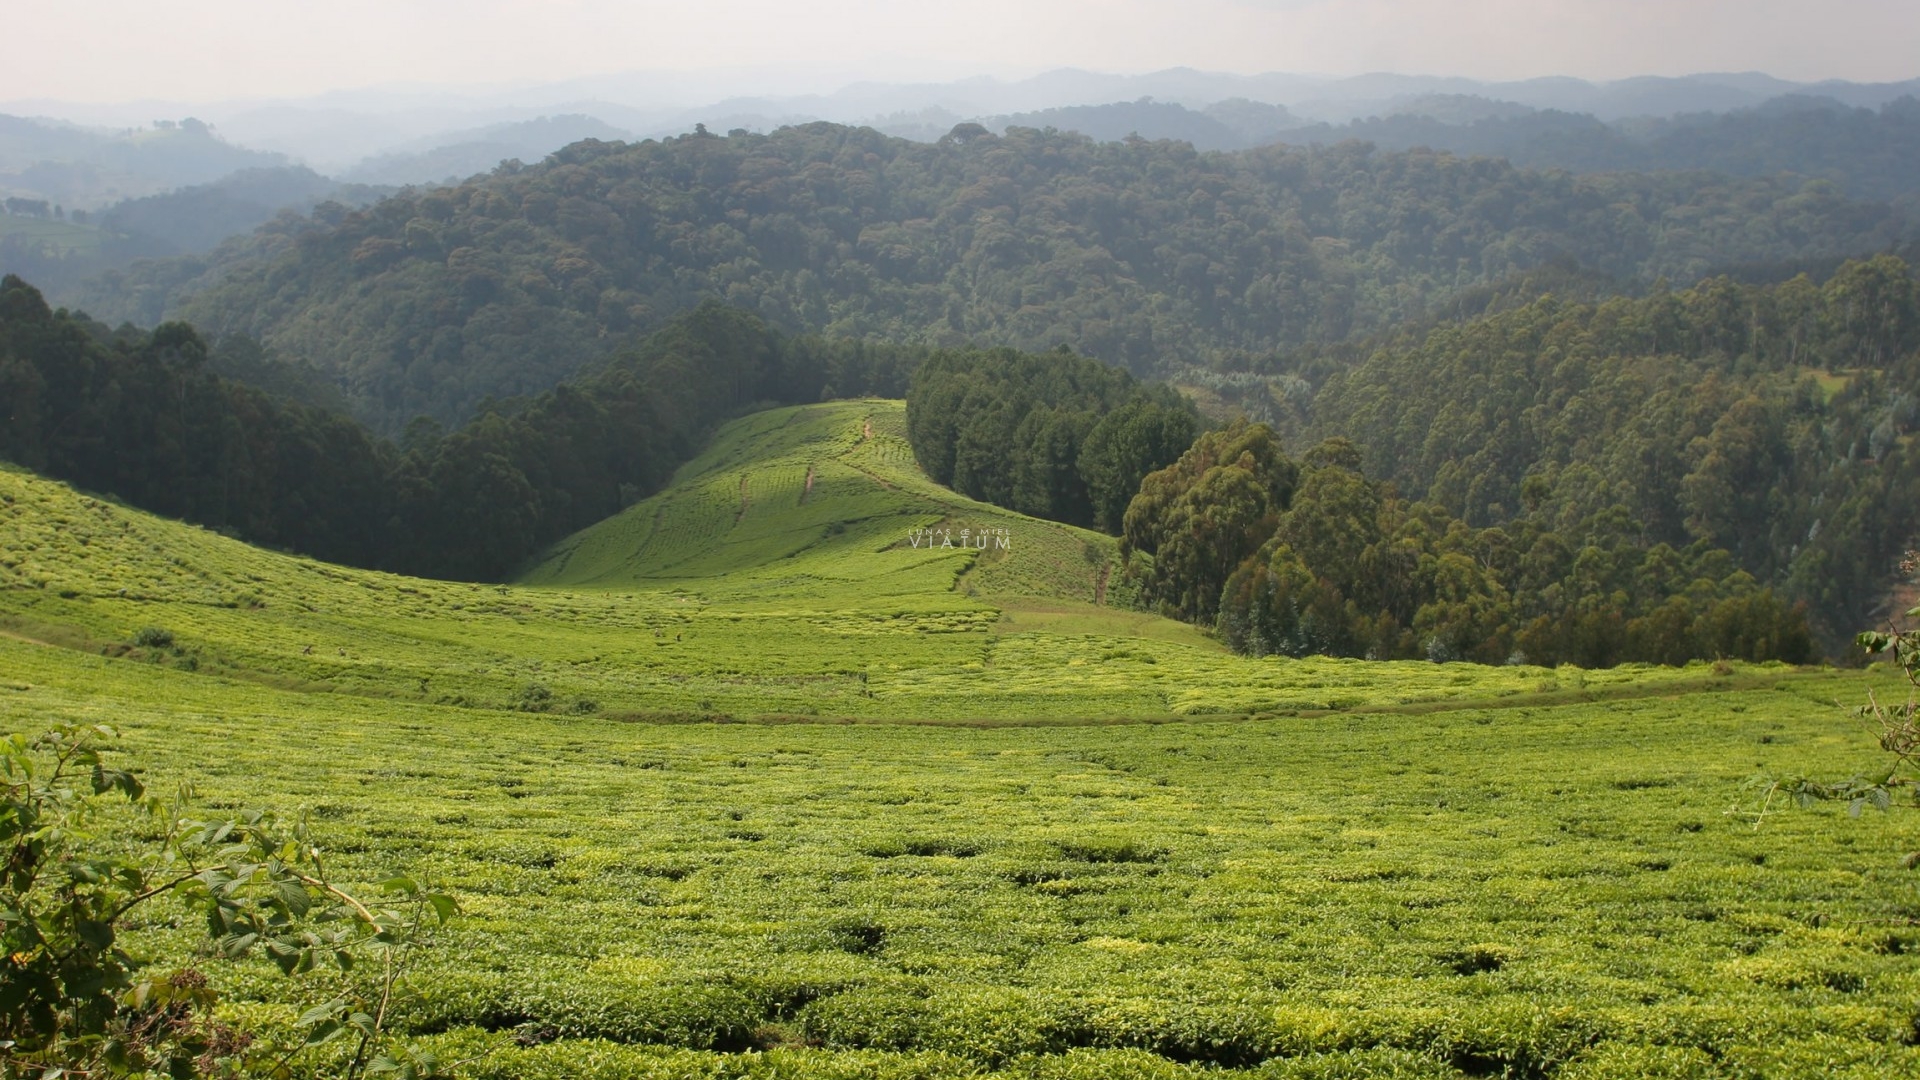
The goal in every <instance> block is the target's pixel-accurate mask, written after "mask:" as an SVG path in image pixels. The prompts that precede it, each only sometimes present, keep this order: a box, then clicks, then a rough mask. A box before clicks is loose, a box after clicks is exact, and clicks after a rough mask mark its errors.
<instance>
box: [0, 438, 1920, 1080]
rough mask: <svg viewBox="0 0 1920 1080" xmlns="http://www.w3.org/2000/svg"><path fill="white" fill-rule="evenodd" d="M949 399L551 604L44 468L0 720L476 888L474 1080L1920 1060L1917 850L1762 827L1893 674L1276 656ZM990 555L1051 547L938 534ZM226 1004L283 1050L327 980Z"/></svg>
mask: <svg viewBox="0 0 1920 1080" xmlns="http://www.w3.org/2000/svg"><path fill="white" fill-rule="evenodd" d="M898 409H899V407H898V405H897V404H894V403H887V402H850V403H839V404H833V405H827V406H819V407H813V408H807V409H794V410H783V411H780V412H775V413H767V414H761V415H758V416H754V417H749V418H747V419H744V420H742V421H739V422H737V423H736V424H735V425H733V426H732V427H730V428H728V429H727V430H726V431H724V432H723V433H722V435H721V438H720V439H719V440H718V441H716V443H715V444H714V446H713V447H712V449H711V450H710V451H709V453H708V454H707V455H706V456H704V457H703V458H702V459H701V460H699V461H697V462H694V463H693V464H691V465H689V466H688V468H687V469H686V470H685V472H684V473H683V474H682V475H681V476H680V477H679V481H678V483H676V484H675V486H674V487H673V488H671V489H670V490H669V491H667V492H666V493H664V494H663V495H661V496H660V497H659V498H657V499H653V500H649V501H648V502H645V503H642V504H639V505H637V506H636V507H634V508H633V510H631V511H629V512H628V513H627V514H624V515H622V516H621V517H619V518H616V519H614V520H612V521H610V522H608V523H606V524H605V525H603V526H600V527H598V528H596V529H592V530H588V531H587V532H585V533H582V534H581V535H579V536H576V537H574V538H572V539H571V540H569V541H568V542H567V543H566V544H563V545H561V546H560V547H558V548H557V549H556V550H555V551H554V552H553V553H552V554H551V556H550V557H549V558H548V559H547V560H545V561H543V562H542V563H541V564H540V565H538V566H536V567H534V568H532V569H531V570H530V571H529V575H528V581H529V582H530V584H526V585H522V586H515V587H496V586H475V585H467V584H450V583H443V582H432V581H422V580H416V579H408V578H401V577H395V576H391V575H383V574H377V573H371V572H362V571H351V570H344V569H340V568H337V567H332V566H327V565H324V564H319V563H315V562H312V561H310V560H305V559H299V558H292V557H286V556H282V555H277V554H274V553H271V552H265V551H261V550H259V549H255V548H250V547H247V546H245V545H242V544H239V543H236V542H234V541H231V540H229V539H226V538H224V537H221V536H218V535H216V534H214V533H210V532H207V531H204V530H200V529H195V528H191V527H186V526H181V525H179V524H176V523H173V522H168V521H163V520H160V519H156V518H153V517H151V516H148V515H145V514H141V513H138V512H134V511H130V510H127V509H125V508H123V507H120V506H117V505H115V504H112V503H110V502H105V501H102V500H99V499H95V498H90V497H88V496H86V495H83V494H80V493H76V492H74V491H72V490H71V489H69V488H66V487H64V486H62V485H59V484H55V483H51V482H48V481H45V480H41V479H38V478H35V477H32V476H30V475H27V474H24V473H21V472H18V471H8V470H0V730H6V731H17V730H29V729H32V728H35V727H37V726H38V725H41V724H44V723H46V722H49V721H52V720H75V721H91V722H98V721H106V722H111V723H113V724H115V725H117V726H118V727H119V728H120V729H121V730H122V732H123V739H124V750H125V751H126V753H127V758H126V760H130V761H132V762H134V763H136V764H137V765H138V766H139V767H140V768H141V769H142V771H143V772H144V773H145V774H146V778H147V780H148V781H149V784H150V786H156V787H158V788H160V789H171V787H172V785H173V784H174V783H176V782H178V781H182V780H185V781H191V782H192V783H193V784H194V786H195V787H196V788H197V789H198V790H199V791H200V792H201V799H202V801H203V802H204V803H207V804H210V805H211V806H213V807H216V808H226V807H235V806H243V805H244V806H254V805H266V806H274V807H278V808H281V809H284V810H288V811H296V810H306V811H308V812H310V813H311V814H312V816H313V819H314V821H315V822H316V827H317V829H318V831H319V835H320V837H321V839H322V843H324V844H326V845H327V846H328V847H329V849H330V851H331V852H332V853H333V854H332V859H333V865H334V866H335V867H336V868H337V872H338V873H340V874H342V875H343V876H344V878H345V879H346V880H348V881H350V882H353V881H358V882H368V881H374V880H379V879H380V878H382V877H384V876H385V875H386V874H387V873H388V872H390V871H391V870H392V869H394V868H396V867H405V868H410V869H412V870H415V871H417V872H420V873H423V874H425V875H427V876H429V877H431V878H432V879H434V880H436V881H438V882H440V883H443V884H444V885H446V886H447V887H448V888H450V889H451V890H452V891H453V892H454V893H456V894H457V895H458V896H459V897H460V899H461V901H462V903H463V905H464V909H465V912H466V914H465V916H464V917H463V918H462V919H460V920H459V921H458V922H456V924H455V925H454V926H453V927H452V928H451V929H450V930H449V931H448V932H447V933H446V934H445V936H443V937H442V938H441V939H440V940H439V941H438V942H437V943H436V945H435V946H434V948H433V949H432V950H431V952H430V953H429V959H428V961H427V966H426V968H425V969H424V970H422V971H421V972H420V974H419V977H418V978H417V980H416V983H417V986H418V989H419V993H418V995H417V996H416V995H409V996H408V997H406V999H405V1000H404V1002H403V1004H402V1005H401V1012H400V1021H399V1022H400V1025H401V1028H402V1029H403V1030H404V1031H406V1032H407V1033H408V1035H407V1037H408V1038H409V1039H410V1040H412V1041H414V1042H416V1043H418V1044H420V1045H424V1046H426V1047H429V1048H431V1049H433V1050H435V1051H437V1052H438V1053H439V1054H440V1056H441V1058H442V1060H447V1061H452V1060H462V1061H466V1062H467V1064H465V1065H464V1066H463V1067H462V1069H461V1075H463V1076H467V1077H472V1078H491V1077H501V1078H506V1077H515V1078H523V1077H556V1078H557V1077H578V1076H593V1077H601V1078H609V1080H611V1078H627V1077H633V1078H640V1077H649V1078H659V1080H677V1078H681V1077H688V1078H691V1077H696V1076H698V1077H769V1078H771V1077H797V1076H809V1077H812V1076H834V1077H872V1078H881V1077H898V1078H906V1077H920V1078H945V1077H962V1076H982V1075H994V1076H1008V1077H1013V1076H1018V1077H1026V1078H1040V1077H1047V1078H1054V1077H1058V1078H1063V1080H1064V1078H1067V1077H1096V1076H1097V1077H1166V1078H1172V1077H1195V1078H1199V1077H1202V1076H1208V1075H1211V1076H1226V1075H1238V1074H1239V1073H1238V1072H1237V1070H1246V1072H1245V1075H1251V1076H1259V1077H1265V1078H1279V1077H1360V1076H1398V1077H1435V1078H1439V1077H1446V1078H1458V1077H1464V1076H1490V1075H1512V1076H1531V1077H1555V1078H1566V1080H1577V1078H1589V1077H1604V1076H1640V1075H1667V1076H1703V1077H1704V1076H1739V1077H1759V1076H1767V1077H1793V1076H1808V1077H1813V1076H1822V1077H1824V1076H1859V1077H1867V1076H1885V1075H1902V1074H1906V1073H1911V1072H1912V1071H1914V1070H1915V1068H1916V1066H1920V1057H1917V1056H1916V1055H1920V1050H1917V1049H1916V1048H1915V1047H1914V1046H1913V1045H1911V1044H1910V1042H1911V1031H1912V1022H1911V1015H1912V1007H1913V1002H1914V1000H1915V999H1916V996H1917V995H1920V972H1917V971H1916V969H1915V967H1914V965H1913V964H1912V962H1911V955H1910V954H1911V953H1913V952H1914V951H1915V950H1916V949H1920V936H1916V934H1915V932H1914V930H1913V920H1912V915H1913V911H1912V903H1911V893H1910V891H1903V890H1905V888H1906V887H1905V886H1904V885H1903V884H1902V883H1903V881H1904V878H1905V875H1906V871H1903V870H1901V869H1900V866H1899V853H1900V852H1901V851H1903V850H1905V848H1904V847H1903V846H1902V844H1903V843H1905V842H1906V841H1905V840H1904V838H1902V837H1901V836H1899V835H1898V831H1899V830H1898V827H1897V819H1892V820H1890V819H1887V818H1881V817H1878V816H1876V815H1869V817H1868V818H1866V819H1864V820H1862V821H1852V820H1849V819H1847V818H1846V817H1845V816H1844V815H1843V814H1841V813H1839V812H1837V811H1836V812H1833V813H1824V814H1823V813H1801V812H1791V813H1782V814H1777V815H1774V816H1772V817H1769V818H1767V819H1766V821H1765V822H1764V824H1763V825H1762V827H1760V828H1759V829H1756V828H1755V827H1754V825H1753V822H1752V820H1751V819H1750V818H1749V817H1748V816H1745V815H1744V814H1742V813H1739V812H1729V809H1730V807H1731V808H1733V809H1734V810H1736V811H1737V810H1741V809H1750V808H1752V807H1753V806H1754V800H1755V796H1754V794H1753V792H1752V791H1751V790H1750V789H1749V788H1747V787H1746V786H1745V781H1746V779H1747V778H1748V777H1749V776H1751V775H1752V774H1753V773H1754V772H1755V771H1756V768H1759V769H1762V770H1767V771H1771V772H1773V773H1775V774H1783V775H1784V774H1795V773H1799V772H1802V771H1811V772H1814V773H1816V774H1819V775H1836V776H1844V775H1848V774H1849V773H1852V772H1858V771H1864V769H1866V768H1868V767H1870V766H1871V765H1872V764H1873V763H1874V760H1875V757H1876V751H1875V750H1874V749H1873V748H1872V746H1871V745H1870V741H1869V740H1868V739H1866V738H1864V737H1863V736H1862V735H1861V733H1860V732H1859V731H1858V730H1857V728H1856V727H1855V726H1854V725H1853V723H1852V721H1850V720H1849V719H1848V718H1847V717H1846V715H1845V713H1844V711H1843V710H1842V709H1841V708H1840V705H1841V704H1842V703H1850V702H1852V701H1855V700H1858V699H1860V698H1861V697H1862V696H1863V695H1864V692H1865V689H1866V684H1867V680H1868V679H1870V678H1872V677H1871V676H1860V675H1855V674H1842V673H1835V672H1830V671H1826V672H1814V671H1809V672H1795V671H1790V670H1787V669H1784V668H1778V667H1773V668H1747V667H1733V668H1727V669H1719V670H1714V669H1708V668H1705V667H1696V668H1692V669H1682V670H1648V669H1620V670H1615V671H1609V672H1579V671H1576V670H1573V669H1562V670H1559V671H1548V670H1543V669H1538V668H1490V667H1475V666H1471V665H1434V664H1426V663H1407V664H1367V663H1363V662H1354V661H1333V660H1316V661H1300V662H1296V661H1287V660H1262V661H1253V660H1246V659H1241V658H1237V657H1233V656H1230V655H1227V654H1225V653H1224V652H1222V651H1221V650H1219V649H1218V648H1216V647H1214V646H1213V645H1212V644H1211V643H1210V642H1206V641H1205V640H1202V639H1196V638H1195V637H1194V635H1193V633H1192V631H1191V630H1189V629H1187V628H1184V627H1179V626H1177V625H1175V624H1170V623H1166V622H1164V621H1163V620H1155V619H1149V618H1147V617H1146V616H1143V615H1139V614H1137V613H1132V612H1128V611H1124V610H1117V609H1115V608H1113V607H1111V606H1105V607H1103V606H1096V605H1094V604H1092V603H1091V602H1090V601H1089V600H1088V599H1087V594H1086V593H1083V592H1081V591H1080V590H1082V589H1091V586H1092V581H1093V580H1094V579H1093V577H1092V575H1093V574H1094V573H1096V572H1097V568H1094V567H1093V566H1092V564H1091V563H1089V562H1088V560H1087V557H1086V554H1085V551H1086V545H1089V544H1092V545H1095V546H1096V547H1098V548H1099V550H1100V552H1101V553H1102V554H1104V553H1105V551H1106V548H1104V547H1102V546H1100V545H1101V544H1102V543H1103V542H1102V541H1101V540H1100V539H1099V538H1097V537H1092V536H1090V535H1087V534H1082V533H1078V532H1075V531H1073V530H1068V529H1062V528H1060V527H1057V526H1051V525H1045V524H1043V523H1039V522H1032V521H1029V520H1027V519H1024V518H1020V517H1018V516H1017V515H1010V514H1007V513H1005V512H1003V511H997V510H989V509H987V508H984V507H979V506H976V505H975V504H972V503H969V502H967V501H966V500H962V499H958V498H956V497H954V496H952V495H950V494H946V493H944V492H942V491H940V490H939V489H937V488H934V487H932V486H931V485H928V484H927V483H926V482H925V481H924V480H916V479H915V474H914V470H913V469H912V466H911V465H910V464H909V463H908V461H907V459H906V458H905V456H904V452H903V450H902V449H901V448H900V446H899V444H898V419H899V412H898ZM869 424H871V433H869ZM809 468H811V469H812V470H813V473H814V482H813V487H812V490H811V492H809V491H808V489H807V485H806V471H807V470H808V469H809ZM742 478H744V484H743V482H742ZM743 487H744V490H745V492H746V498H745V499H744V500H743V499H742V498H741V491H742V489H743ZM803 495H804V496H805V498H804V500H803V498H802V496H803ZM940 522H953V523H956V524H960V523H964V524H966V525H968V526H969V527H971V528H976V529H977V528H979V527H981V526H986V527H989V528H1006V529H1008V530H1009V534H1010V537H1011V543H1010V546H1009V549H1008V551H1007V552H1006V553H1005V554H1004V555H1002V556H999V557H998V559H997V561H993V562H988V560H986V559H983V558H982V557H980V556H979V555H977V554H975V555H968V556H962V555H960V554H958V553H957V552H956V553H949V552H947V551H946V550H945V549H935V553H933V554H929V553H928V552H927V551H926V550H924V549H919V548H914V547H912V546H910V545H905V544H903V543H902V542H901V541H902V538H903V537H904V536H905V535H906V533H907V530H909V529H911V528H915V527H926V526H929V525H931V524H935V523H940ZM1023 559H1029V560H1030V561H1029V562H1027V563H1025V564H1023V563H1022V562H1021V560H1023ZM1070 571H1071V572H1070ZM1020 582H1027V583H1028V584H1026V585H1020V584H1019V583H1020ZM969 589H971V590H972V593H973V595H969V594H968V590H969ZM1021 589H1027V590H1030V591H1024V592H1023V591H1020V590H1021ZM723 714H724V715H723ZM808 714H817V715H818V719H819V720H832V719H836V718H848V719H858V720H861V721H864V722H863V723H860V724H857V725H843V724H835V723H822V722H798V721H801V720H803V719H812V717H810V716H808ZM1202 715H1206V716H1209V717H1210V718H1211V720H1212V722H1200V721H1199V718H1200V717H1201V716H1202ZM1183 716H1185V717H1187V718H1188V719H1186V720H1185V721H1184V722H1183V721H1182V717H1183ZM756 717H765V718H767V719H778V720H781V721H783V722H780V723H741V722H732V723H678V724H667V723H646V722H638V721H645V720H680V721H695V720H699V719H702V718H705V719H708V720H719V719H723V718H724V719H732V720H735V721H740V720H747V719H752V718H756ZM1121 718H1131V719H1136V720H1152V721H1157V722H1153V723H1122V722H1112V723H1103V724H1098V725H1094V724H1085V723H1080V722H1081V721H1089V720H1099V719H1107V720H1119V719H1121ZM927 721H948V722H947V723H936V724H929V723H926V722H927ZM983 721H984V723H983ZM1036 721H1037V722H1040V723H1037V724H1036V723H1034V722H1036ZM129 835H131V833H129ZM194 932H195V931H194V927H193V925H192V924H191V923H185V924H183V923H182V922H181V921H180V920H178V919H177V918H175V917H174V913H173V912H169V911H165V910H160V911H156V912H155V913H154V915H153V917H152V918H151V919H150V920H148V921H146V922H144V923H142V925H141V926H140V928H139V929H138V932H137V933H136V934H135V935H134V936H133V948H134V951H135V952H136V954H138V955H140V956H143V957H152V958H153V959H155V961H156V962H160V963H169V962H173V963H179V962H187V961H188V958H189V957H190V956H191V955H192V954H191V951H190V950H191V947H192V936H193V933H194ZM198 963H200V964H201V965H202V966H204V967H205V968H207V969H208V971H209V974H210V975H211V977H212V978H213V979H214V981H215V984H216V986H218V987H219V988H220V989H221V990H222V991H223V992H224V993H225V994H227V995H228V1000H229V1001H230V1002H231V1004H230V1005H229V1007H228V1011H229V1014H230V1015H231V1016H232V1017H234V1018H235V1019H238V1020H240V1021H243V1022H245V1023H247V1024H248V1025H250V1026H253V1027H254V1028H256V1029H258V1030H262V1031H269V1032H270V1031H275V1030H286V1029H288V1027H289V1026H290V1025H291V1024H292V1022H293V1020H294V1018H295V1017H297V1015H298V1013H299V1011H300V1007H301V1006H300V1005H299V1004H297V1002H309V999H310V998H312V997H313V995H314V994H315V993H318V992H320V991H319V989H318V988H314V987H305V986H303V985H302V984H301V983H300V982H298V981H296V982H294V983H291V984H289V983H287V982H285V981H283V980H281V979H279V978H278V977H277V976H275V975H271V974H269V973H268V972H267V971H266V970H265V968H264V966H261V967H254V966H248V965H232V964H226V963H220V962H214V961H207V960H204V959H202V960H200V961H198ZM309 1003H310V1002H309ZM1215 1066H1218V1067H1222V1070H1221V1071H1211V1072H1210V1071H1209V1069H1211V1068H1213V1067H1215ZM1225 1070H1236V1072H1228V1071H1225Z"/></svg>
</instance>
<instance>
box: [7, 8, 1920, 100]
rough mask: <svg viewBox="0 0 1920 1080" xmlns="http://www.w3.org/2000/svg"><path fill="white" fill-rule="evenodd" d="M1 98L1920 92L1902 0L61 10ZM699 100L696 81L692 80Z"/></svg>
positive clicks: (19, 55) (25, 12)
mask: <svg viewBox="0 0 1920 1080" xmlns="http://www.w3.org/2000/svg"><path fill="white" fill-rule="evenodd" d="M10 7H11V8H12V10H10V11H9V12H8V13H7V17H6V32H5V34H4V36H0V100H22V99H32V98H40V99H46V98H53V99H62V100H70V101H92V102H108V101H128V100H135V99H144V98H155V99H163V100H173V101H204V100H217V99H230V98H239V97H281V96H303V95H308V94H313V93H317V92H320V91H324V90H329V89H339V88H350V87H362V86H369V85H376V84H384V83H393V82H416V83H419V82H425V83H456V84H466V85H472V84H499V83H509V82H527V81H550V80H561V79H567V78H570V77H574V76H582V75H593V74H601V73H611V72H618V71H629V70H675V71H703V70H704V71H714V70H716V69H720V70H725V71H729V72H735V73H738V74H739V75H740V76H741V77H742V81H741V83H740V86H741V89H742V90H773V89H792V90H799V89H823V88H826V86H828V85H831V84H837V83H839V82H844V81H847V80H850V79H853V78H874V79H883V80H890V81H891V80H904V79H914V80H920V79H934V80H945V79H952V78H959V77H964V76H968V75H979V74H990V75H1000V76H1024V75H1030V74H1035V73H1037V72H1040V71H1043V70H1046V69H1050V68H1056V67H1069V66H1071V67H1082V68H1088V69H1092V70H1099V71H1110V72H1120V73H1141V72H1147V71H1153V70H1158V69H1161V68H1167V67H1174V66H1188V67H1197V68H1203V69H1207V70H1213V71H1235V72H1244V73H1254V72H1262V71H1294V72H1314V73H1325V74H1358V73H1361V72H1367V71H1395V72H1400V73H1404V74H1437V75H1466V76H1472V77H1477V78H1492V79H1505V78H1522V77H1527V76H1534V75H1553V74H1565V75H1577V76H1581V77H1585V78H1591V79H1613V78H1620V77H1624V76H1629V75H1642V74H1655V75H1679V74H1687V73H1690V72H1702V71H1765V72H1767V73H1770V74H1773V75H1778V76H1781V77H1783V78H1791V79H1820V78H1830V77H1831V78H1844V79H1852V80H1855V81H1888V80H1896V79H1906V78H1912V77H1914V76H1917V75H1920V0H800V2H796V0H679V2H676V3H657V2H653V0H322V2H319V3H315V2H313V0H300V2H294V0H158V2H156V0H62V2H60V3H21V4H13V5H10ZM703 82H704V80H703Z"/></svg>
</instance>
